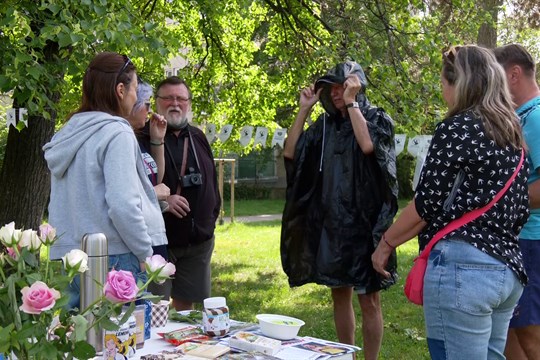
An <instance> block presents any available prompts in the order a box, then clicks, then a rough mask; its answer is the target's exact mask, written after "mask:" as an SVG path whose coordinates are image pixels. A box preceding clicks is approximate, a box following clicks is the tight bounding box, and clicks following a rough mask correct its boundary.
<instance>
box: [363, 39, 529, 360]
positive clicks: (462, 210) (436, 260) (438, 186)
mask: <svg viewBox="0 0 540 360" xmlns="http://www.w3.org/2000/svg"><path fill="white" fill-rule="evenodd" d="M441 81H442V92H443V97H444V100H445V101H446V103H447V104H448V109H449V110H448V113H447V116H446V118H445V119H444V120H443V121H442V122H441V123H439V124H438V126H437V128H436V130H435V134H434V135H433V139H432V141H431V145H430V148H429V152H428V154H427V157H426V160H425V163H424V167H423V169H422V174H421V177H420V181H419V184H418V186H417V188H416V193H415V197H414V199H413V201H412V202H411V203H410V204H409V205H408V206H407V207H406V208H405V209H404V210H403V212H402V214H401V215H400V216H399V218H398V219H397V220H396V221H395V223H394V224H393V225H392V226H391V227H390V228H389V229H388V231H387V232H386V233H385V235H384V237H383V241H381V242H380V243H379V246H378V247H377V249H376V251H375V253H374V254H373V256H372V261H373V265H374V268H375V269H376V270H377V271H379V272H380V273H381V274H383V275H385V276H387V275H388V274H387V273H386V271H385V270H384V265H385V264H386V261H387V258H388V255H389V254H390V253H391V251H392V249H393V248H395V247H396V246H399V245H400V244H402V243H404V242H406V241H408V240H410V239H411V238H413V237H414V236H416V235H418V234H419V242H420V248H423V247H424V246H425V245H426V244H427V243H428V242H429V240H430V239H431V238H432V237H433V236H434V235H435V233H437V232H438V231H439V230H441V229H442V228H444V227H445V226H446V225H447V224H448V223H449V222H451V221H452V220H454V219H457V218H460V217H462V216H463V215H464V214H466V213H468V212H470V211H472V210H474V209H478V208H482V207H483V206H485V205H487V204H488V203H489V202H490V201H491V200H492V199H493V198H494V197H495V195H496V194H497V193H498V192H499V191H500V190H501V189H502V188H503V187H504V185H505V184H506V182H507V181H508V180H509V179H510V177H511V176H512V174H513V173H514V171H515V170H516V167H517V166H518V164H519V161H520V158H521V151H522V147H523V139H522V135H521V130H520V126H519V120H518V118H517V116H516V115H515V112H514V109H513V106H512V100H511V96H510V93H509V90H508V86H507V84H506V76H505V73H504V70H503V69H502V68H501V67H500V66H499V64H498V63H497V61H496V59H495V57H494V56H493V55H492V54H491V52H490V51H489V50H487V49H484V48H481V47H478V46H474V45H469V46H461V47H452V48H450V50H448V51H446V52H444V54H443V68H442V73H441ZM526 168H527V166H526V163H524V164H523V166H522V167H521V169H520V171H519V173H518V176H517V177H516V179H515V180H514V181H513V183H512V184H511V186H510V188H509V189H508V191H507V192H506V193H505V194H504V195H503V197H502V198H501V199H500V200H499V201H498V202H497V203H496V204H495V205H494V206H493V207H491V208H490V209H489V210H488V211H487V212H486V213H484V214H483V215H481V216H480V217H478V218H477V219H476V220H473V221H471V222H469V223H467V224H466V225H464V226H462V227H460V228H458V229H457V230H455V231H453V232H450V233H449V234H448V235H446V236H445V237H443V238H442V239H441V240H440V241H439V242H438V243H437V244H436V245H435V247H434V248H433V249H432V251H431V253H430V256H429V261H428V266H427V269H426V275H425V278H424V316H425V321H426V332H427V338H428V347H429V351H430V354H431V357H432V359H504V356H503V351H504V346H505V342H506V330H507V328H508V323H509V321H510V317H511V316H512V311H513V309H514V306H515V304H516V302H517V300H518V299H519V297H520V295H521V292H522V291H523V286H524V285H525V284H526V282H527V276H526V274H525V270H524V268H523V263H522V258H521V252H520V250H519V246H518V234H519V231H520V229H521V228H522V226H523V224H524V223H525V222H526V221H527V218H528V215H529V210H528V205H529V202H528V195H527V169H526Z"/></svg>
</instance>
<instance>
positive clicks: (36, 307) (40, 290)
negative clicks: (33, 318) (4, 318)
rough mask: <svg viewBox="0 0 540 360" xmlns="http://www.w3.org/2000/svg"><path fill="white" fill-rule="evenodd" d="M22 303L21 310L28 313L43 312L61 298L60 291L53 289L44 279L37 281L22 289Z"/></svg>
mask: <svg viewBox="0 0 540 360" xmlns="http://www.w3.org/2000/svg"><path fill="white" fill-rule="evenodd" d="M21 294H22V301H23V303H22V305H21V306H20V307H19V309H20V310H22V311H24V312H25V313H27V314H41V312H42V311H46V310H50V309H52V308H53V306H54V304H56V300H58V299H60V296H61V295H60V292H59V291H57V290H55V289H51V288H49V287H48V286H47V284H45V283H44V282H42V281H36V282H35V283H33V284H32V286H30V287H28V286H25V287H24V288H23V289H22V290H21Z"/></svg>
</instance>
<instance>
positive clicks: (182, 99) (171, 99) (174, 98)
mask: <svg viewBox="0 0 540 360" xmlns="http://www.w3.org/2000/svg"><path fill="white" fill-rule="evenodd" d="M156 97H157V98H158V99H161V100H163V101H165V102H171V103H172V102H175V101H176V102H179V103H185V102H187V101H188V100H191V99H190V98H185V97H182V96H159V95H156Z"/></svg>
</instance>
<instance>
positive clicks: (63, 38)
mask: <svg viewBox="0 0 540 360" xmlns="http://www.w3.org/2000/svg"><path fill="white" fill-rule="evenodd" d="M58 45H59V46H60V47H67V46H68V45H71V36H70V34H66V33H60V34H58Z"/></svg>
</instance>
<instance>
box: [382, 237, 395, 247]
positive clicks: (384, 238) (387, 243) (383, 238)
mask: <svg viewBox="0 0 540 360" xmlns="http://www.w3.org/2000/svg"><path fill="white" fill-rule="evenodd" d="M382 241H384V242H385V243H386V245H388V246H389V247H390V248H391V249H392V250H394V249H395V248H396V247H395V246H392V245H390V243H389V242H388V240H386V236H384V235H383V236H382Z"/></svg>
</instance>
